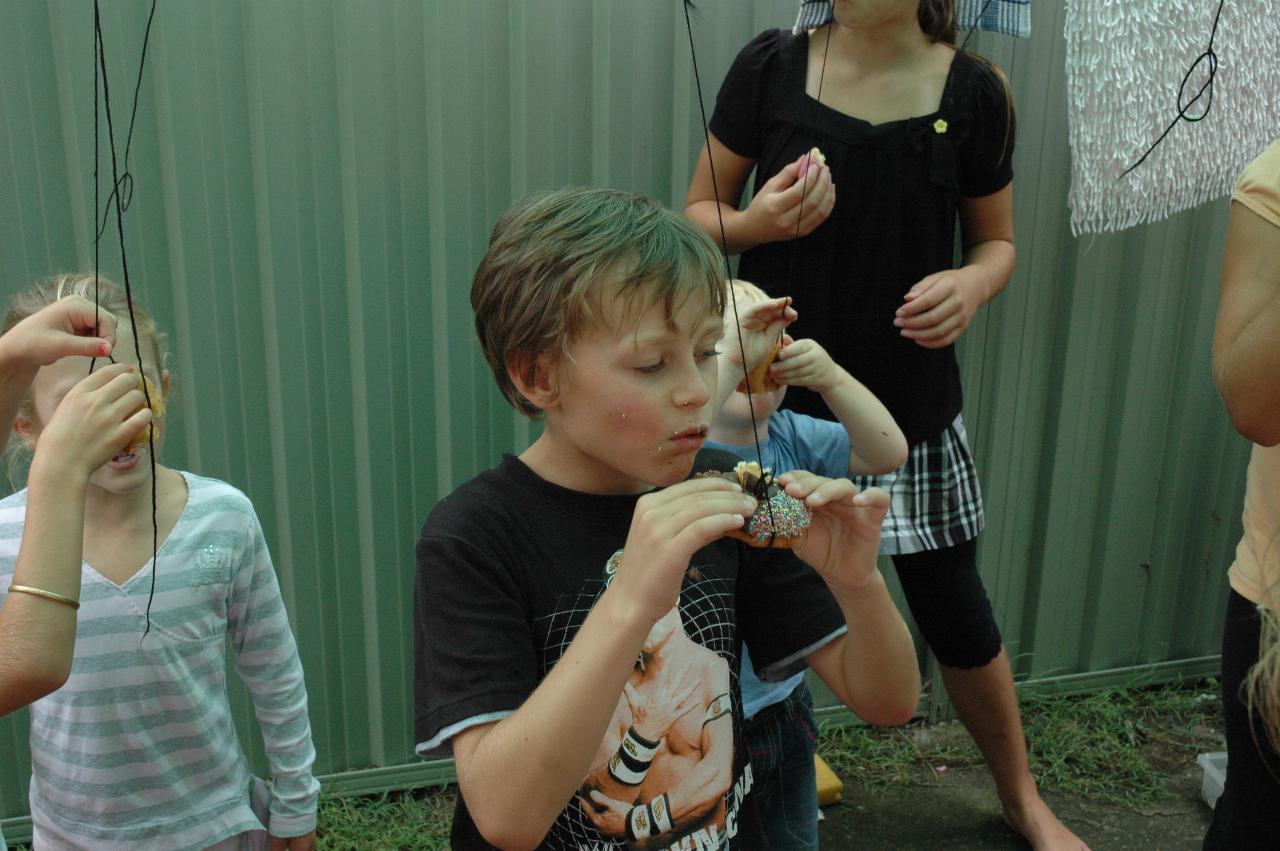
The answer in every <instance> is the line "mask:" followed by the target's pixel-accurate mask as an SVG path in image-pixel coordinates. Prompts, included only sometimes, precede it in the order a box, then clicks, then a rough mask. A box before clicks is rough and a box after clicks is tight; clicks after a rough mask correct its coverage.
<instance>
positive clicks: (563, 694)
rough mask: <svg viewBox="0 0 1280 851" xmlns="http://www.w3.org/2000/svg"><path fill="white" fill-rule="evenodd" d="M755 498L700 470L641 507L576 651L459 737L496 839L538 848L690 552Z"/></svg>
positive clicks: (473, 798) (475, 795) (480, 808)
mask: <svg viewBox="0 0 1280 851" xmlns="http://www.w3.org/2000/svg"><path fill="white" fill-rule="evenodd" d="M754 507H755V501H754V500H752V499H751V498H749V497H747V496H744V495H743V494H742V492H741V491H740V490H738V488H736V487H735V486H734V485H733V484H732V483H729V482H726V481H724V480H722V479H695V480H691V481H687V482H681V483H680V484H677V485H673V486H671V487H669V488H666V489H665V490H662V491H658V492H655V493H652V494H647V495H646V496H643V497H641V498H640V500H639V502H638V503H637V504H636V511H635V515H634V517H633V519H632V522H631V531H630V533H629V534H628V536H627V542H626V547H625V550H624V553H625V554H624V556H623V559H622V565H621V566H620V567H619V569H618V573H617V575H616V577H615V578H614V580H613V582H612V583H610V585H609V587H608V590H606V591H605V593H604V594H603V595H602V596H601V597H600V599H599V601H598V602H597V603H596V604H595V606H594V607H593V608H592V610H591V613H590V614H589V615H588V616H587V618H586V621H585V622H584V623H583V625H582V627H581V628H580V629H579V630H578V633H577V635H575V636H574V639H573V641H572V642H570V644H569V647H568V649H567V650H566V651H565V654H564V656H563V657H562V658H561V659H560V661H558V662H557V663H556V664H555V666H554V667H553V668H552V669H551V671H550V673H548V674H547V676H546V678H545V679H544V680H542V682H541V683H539V684H538V687H537V688H536V689H534V691H533V693H532V694H531V695H529V697H528V698H527V699H526V700H525V701H524V703H523V704H522V705H521V706H520V708H519V709H517V710H516V711H515V713H514V714H512V715H510V716H508V717H506V718H504V719H502V720H501V721H498V722H496V723H492V724H484V725H479V726H475V727H470V728H468V729H466V730H464V731H462V732H460V733H457V734H455V735H454V736H453V739H452V743H453V755H454V761H455V764H456V766H457V773H458V788H459V789H460V791H461V793H462V797H463V799H464V800H465V801H466V804H467V809H468V811H469V812H470V814H471V817H472V820H473V821H474V822H475V824H476V827H477V829H478V830H479V831H480V833H481V834H482V835H483V836H484V838H485V839H486V840H487V841H489V842H490V843H492V844H493V845H496V846H498V847H500V848H516V849H519V848H533V847H535V846H537V845H538V844H539V843H540V842H541V841H542V840H543V838H544V837H545V836H546V833H547V831H548V830H550V828H551V824H552V822H554V821H555V819H556V817H557V816H558V815H559V814H560V812H561V811H562V810H564V808H565V805H566V803H567V802H569V801H570V800H572V799H573V796H574V794H575V792H577V790H578V788H579V787H580V785H581V784H582V782H583V779H584V778H585V777H586V776H587V773H588V771H589V770H590V768H591V760H592V758H593V757H594V756H595V754H596V751H597V749H598V748H599V745H600V741H601V739H602V738H603V737H604V734H605V729H606V727H607V725H608V723H609V721H610V719H611V718H612V717H613V713H614V708H615V706H616V705H617V702H618V700H619V698H620V697H621V696H622V690H623V686H624V684H625V683H626V681H627V678H628V676H629V675H630V673H631V670H632V668H633V667H634V666H635V662H636V659H637V657H638V656H639V653H640V648H641V646H642V644H643V643H644V640H645V638H646V637H647V636H648V634H649V630H650V629H652V627H653V625H654V623H656V622H657V621H658V619H659V618H661V617H662V616H663V615H665V614H666V613H667V612H668V611H670V609H671V607H672V606H673V605H675V603H676V601H677V599H678V597H679V591H680V583H681V581H682V580H683V578H684V573H685V570H686V569H687V568H688V566H689V559H690V558H692V556H693V554H694V553H695V552H697V551H698V550H699V549H701V548H702V547H703V546H706V545H707V544H708V543H710V542H712V541H714V540H716V539H718V538H720V537H722V536H723V535H724V534H725V533H726V532H728V531H730V530H731V529H736V528H739V527H741V526H742V524H743V520H744V515H749V514H750V513H751V511H753V510H754Z"/></svg>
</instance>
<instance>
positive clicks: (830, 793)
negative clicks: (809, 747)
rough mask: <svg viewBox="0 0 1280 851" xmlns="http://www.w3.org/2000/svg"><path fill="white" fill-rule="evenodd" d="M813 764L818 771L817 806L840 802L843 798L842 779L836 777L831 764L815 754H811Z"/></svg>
mask: <svg viewBox="0 0 1280 851" xmlns="http://www.w3.org/2000/svg"><path fill="white" fill-rule="evenodd" d="M813 765H814V768H815V769H817V772H818V806H820V807H829V806H831V805H832V804H838V803H840V801H841V799H843V798H844V781H843V780H841V779H840V778H839V777H836V773H835V772H834V771H832V770H831V766H829V765H827V764H826V763H825V762H823V761H822V757H820V756H818V755H817V754H814V755H813Z"/></svg>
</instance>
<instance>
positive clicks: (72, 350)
mask: <svg viewBox="0 0 1280 851" xmlns="http://www.w3.org/2000/svg"><path fill="white" fill-rule="evenodd" d="M0 339H2V340H3V341H4V343H3V360H4V363H5V366H6V367H11V366H20V365H21V366H26V367H29V368H32V369H33V370H34V369H39V368H40V367H42V366H48V365H49V364H51V363H53V362H54V361H56V360H58V359H59V358H63V357H71V356H75V355H80V356H83V357H87V358H93V357H106V356H107V355H109V354H111V348H112V346H114V345H115V342H116V318H115V317H114V316H112V315H111V312H110V311H107V310H102V309H101V308H99V309H97V310H96V311H95V309H94V305H93V302H91V301H89V300H88V299H85V298H82V297H80V296H78V295H72V296H67V297H66V298H63V299H59V300H58V301H55V302H54V303H53V304H51V305H49V306H48V307H46V308H44V309H43V310H41V311H39V312H37V313H33V314H32V315H31V316H28V317H27V318H26V319H24V320H22V321H21V322H19V323H18V324H17V325H15V326H13V328H11V329H10V330H9V332H8V333H6V334H5V335H4V336H3V337H2V338H0Z"/></svg>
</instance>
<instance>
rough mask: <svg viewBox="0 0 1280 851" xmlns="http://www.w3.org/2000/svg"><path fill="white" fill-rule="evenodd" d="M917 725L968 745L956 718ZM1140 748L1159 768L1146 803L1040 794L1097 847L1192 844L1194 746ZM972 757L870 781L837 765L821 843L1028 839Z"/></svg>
mask: <svg viewBox="0 0 1280 851" xmlns="http://www.w3.org/2000/svg"><path fill="white" fill-rule="evenodd" d="M1204 732H1205V733H1209V732H1211V731H1204ZM924 735H925V736H927V737H928V738H929V739H930V740H931V741H930V743H929V745H930V749H935V748H936V747H937V746H938V745H939V744H944V745H945V744H946V741H945V740H949V739H955V747H956V749H957V750H959V751H961V752H962V753H964V747H965V746H967V745H968V742H967V738H968V737H967V734H966V733H965V732H964V729H963V728H962V727H960V726H959V725H958V724H951V725H945V726H944V727H941V728H937V727H935V728H927V729H926V730H925V731H924ZM1197 738H1200V737H1197ZM939 739H941V740H944V741H942V742H939V741H938V740H939ZM1141 749H1142V752H1143V754H1144V755H1145V756H1146V758H1147V759H1148V760H1149V762H1150V763H1151V765H1152V766H1154V767H1156V768H1158V769H1159V771H1160V772H1161V774H1162V776H1163V778H1164V781H1163V784H1162V785H1163V788H1162V790H1161V792H1160V794H1159V795H1158V797H1157V800H1156V803H1154V804H1151V805H1147V806H1143V807H1139V808H1134V807H1132V806H1127V805H1125V804H1122V803H1113V802H1109V801H1101V800H1098V799H1097V798H1090V797H1086V796H1084V795H1079V794H1074V793H1070V792H1063V791H1056V790H1053V789H1049V790H1045V791H1044V793H1043V794H1044V798H1045V800H1046V801H1047V802H1048V803H1049V805H1050V806H1051V807H1052V808H1053V810H1054V812H1056V813H1057V814H1058V816H1059V818H1061V819H1062V820H1063V822H1065V823H1066V824H1067V825H1068V826H1069V827H1071V829H1072V830H1074V831H1075V832H1076V833H1077V835H1079V836H1080V837H1081V838H1082V839H1083V840H1084V841H1085V842H1087V843H1088V844H1089V845H1090V846H1091V847H1092V848H1094V849H1097V850H1098V851H1102V849H1106V851H1112V850H1113V849H1114V850H1115V851H1139V849H1140V850H1141V851H1150V849H1161V851H1164V849H1171V851H1183V849H1185V851H1193V849H1198V848H1199V847H1200V843H1201V840H1202V838H1203V837H1204V833H1205V830H1206V829H1207V828H1208V826H1209V820H1210V815H1211V814H1210V811H1209V808H1208V807H1207V806H1206V805H1205V803H1204V800H1203V799H1202V798H1201V795H1200V784H1201V778H1202V773H1201V769H1200V768H1199V766H1197V765H1196V764H1195V753H1194V751H1193V750H1189V749H1188V748H1187V747H1186V746H1185V745H1180V744H1177V743H1174V742H1170V741H1169V740H1167V739H1164V738H1155V737H1153V738H1152V739H1151V740H1148V741H1145V742H1143V743H1141ZM964 755H965V756H968V754H967V753H965V754H964ZM975 755H976V754H975ZM974 762H975V761H973V760H970V759H961V760H960V763H961V764H958V765H946V766H945V767H944V766H942V765H926V764H924V763H923V761H922V762H921V763H920V764H918V765H916V766H913V767H912V768H911V769H910V772H909V775H910V776H909V782H907V783H902V782H899V783H896V784H895V785H894V786H892V787H890V788H887V789H883V788H882V789H879V790H877V791H871V790H869V789H867V788H866V786H864V785H863V784H861V783H858V782H857V778H856V777H855V776H852V775H851V769H850V768H849V767H848V766H847V765H846V767H845V768H844V773H843V776H842V779H843V780H844V781H845V792H844V800H843V801H842V802H841V803H839V804H837V805H834V806H831V807H828V808H827V809H826V810H825V811H824V820H823V821H822V822H821V824H820V825H819V835H820V837H821V841H822V846H823V847H824V848H826V849H838V851H846V849H849V851H853V849H856V851H864V849H865V851H880V850H881V849H883V850H884V851H888V849H893V850H894V851H911V849H921V851H925V849H928V851H934V849H940V848H948V849H950V848H962V849H966V851H967V849H1025V848H1029V847H1030V846H1029V845H1028V844H1027V843H1026V842H1025V841H1023V839H1022V837H1020V836H1019V835H1018V834H1016V833H1015V832H1014V831H1013V830H1011V829H1010V828H1009V827H1007V826H1006V825H1005V823H1004V820H1003V818H1002V817H1001V815H1000V802H999V799H998V798H997V797H996V792H995V784H994V783H993V782H992V780H991V775H990V774H989V773H988V772H987V771H986V769H985V767H982V766H980V765H975V764H974ZM939 769H942V770H939ZM866 770H868V771H870V770H876V769H875V768H872V767H868V768H867V769H866Z"/></svg>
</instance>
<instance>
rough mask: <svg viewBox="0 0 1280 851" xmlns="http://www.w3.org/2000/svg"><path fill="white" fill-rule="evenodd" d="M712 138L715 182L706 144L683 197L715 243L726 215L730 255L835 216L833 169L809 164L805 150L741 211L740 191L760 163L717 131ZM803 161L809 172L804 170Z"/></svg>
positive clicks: (806, 231) (804, 233)
mask: <svg viewBox="0 0 1280 851" xmlns="http://www.w3.org/2000/svg"><path fill="white" fill-rule="evenodd" d="M709 138H710V150H711V151H713V152H714V153H715V166H716V168H715V174H716V181H715V183H712V180H711V161H710V160H709V159H708V156H707V151H708V148H707V146H706V145H703V147H702V152H701V153H700V154H699V155H698V163H697V165H696V166H695V167H694V172H693V179H692V180H691V181H690V183H689V192H688V194H687V195H686V196H685V199H684V214H685V215H686V216H688V217H689V219H691V220H692V221H693V222H694V223H695V224H696V225H698V226H699V227H701V228H702V229H703V230H704V231H706V232H707V234H708V235H709V236H710V237H711V240H712V241H713V242H714V243H715V244H716V245H720V242H721V234H720V221H721V219H722V218H723V220H724V238H725V239H726V240H727V241H728V244H729V245H728V250H729V253H730V254H741V253H742V252H744V251H747V250H748V249H751V248H754V247H755V246H757V245H762V244H764V243H766V242H779V241H782V240H787V239H795V238H796V237H797V236H808V235H809V234H810V233H812V232H813V230H814V229H815V228H816V227H818V225H820V224H822V223H823V222H825V221H826V220H827V217H828V216H830V215H831V211H832V209H834V207H835V203H836V189H835V185H834V184H833V183H832V182H831V169H829V168H827V166H826V165H824V164H818V163H810V161H809V160H808V156H809V155H808V153H807V152H806V153H804V154H802V155H801V156H800V157H799V158H798V159H797V160H796V161H795V162H792V163H788V164H787V165H786V166H784V167H783V168H782V170H781V171H779V172H778V173H777V174H775V175H774V176H773V177H771V178H769V179H768V180H767V181H765V183H764V185H762V186H761V187H760V191H759V192H757V193H756V194H755V196H754V197H752V199H751V203H750V204H748V205H747V209H745V210H739V209H738V202H739V201H740V200H741V199H742V190H743V188H744V187H745V186H746V184H747V178H748V177H749V176H750V175H751V171H752V169H754V168H755V166H756V162H755V160H752V159H749V158H747V157H743V156H740V155H738V154H735V153H734V152H733V151H731V150H730V149H729V148H727V147H726V146H725V145H724V144H723V143H722V142H721V141H720V140H719V139H717V138H716V137H715V134H709ZM802 166H804V167H805V168H806V172H807V174H806V173H802V172H801V171H800V169H801V167H802ZM717 190H718V191H719V198H720V204H719V211H718V212H717V205H716V192H717ZM801 193H803V198H804V203H803V208H802V205H801V197H802V196H801ZM797 219H798V220H799V221H798V224H799V229H798V231H797V227H796V225H797ZM721 247H722V248H723V246H721Z"/></svg>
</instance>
